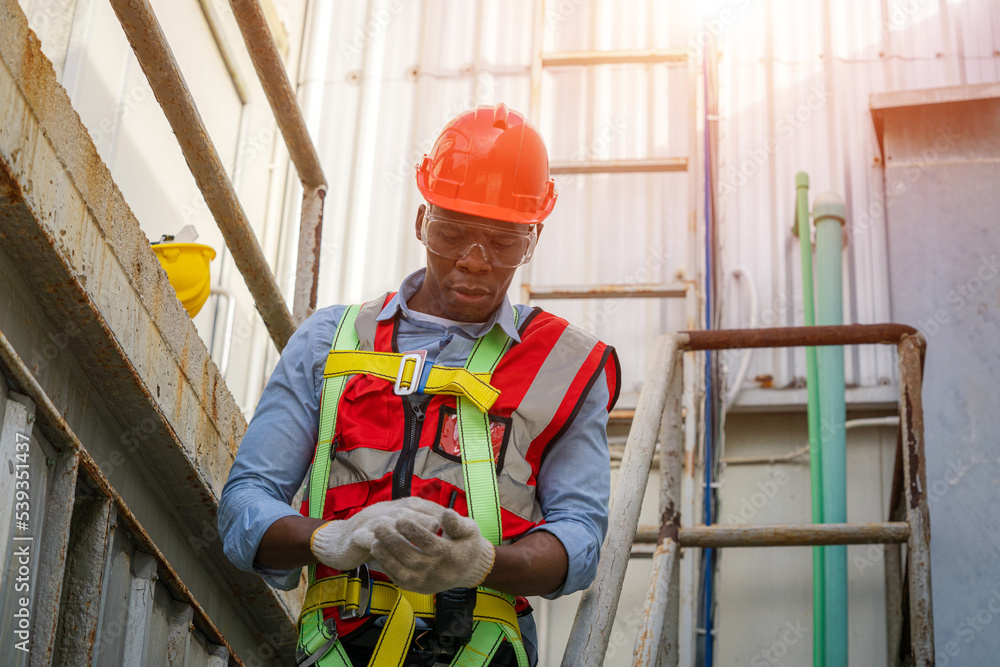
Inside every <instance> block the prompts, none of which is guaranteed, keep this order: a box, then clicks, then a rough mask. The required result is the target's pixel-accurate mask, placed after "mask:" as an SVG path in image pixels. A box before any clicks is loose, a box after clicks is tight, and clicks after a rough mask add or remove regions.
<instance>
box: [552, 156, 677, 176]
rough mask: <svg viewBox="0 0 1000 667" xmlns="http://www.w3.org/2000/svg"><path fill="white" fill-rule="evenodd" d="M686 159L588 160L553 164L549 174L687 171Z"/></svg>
mask: <svg viewBox="0 0 1000 667" xmlns="http://www.w3.org/2000/svg"><path fill="white" fill-rule="evenodd" d="M687 169H688V159H687V158H686V157H667V158H652V159H648V160H589V161H582V162H553V163H552V164H550V165H549V173H550V174H649V173H653V172H671V171H687Z"/></svg>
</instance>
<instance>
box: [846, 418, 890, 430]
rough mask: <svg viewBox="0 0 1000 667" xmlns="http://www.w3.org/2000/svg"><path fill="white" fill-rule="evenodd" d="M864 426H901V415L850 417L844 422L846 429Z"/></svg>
mask: <svg viewBox="0 0 1000 667" xmlns="http://www.w3.org/2000/svg"><path fill="white" fill-rule="evenodd" d="M864 426H899V417H868V418H866V419H848V420H847V421H845V422H844V429H845V430H846V429H849V428H861V427H864Z"/></svg>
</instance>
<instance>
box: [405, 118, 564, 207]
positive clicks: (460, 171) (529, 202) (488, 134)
mask: <svg viewBox="0 0 1000 667" xmlns="http://www.w3.org/2000/svg"><path fill="white" fill-rule="evenodd" d="M417 187H418V188H419V189H420V193H421V194H422V195H423V196H424V199H426V200H427V201H428V202H430V203H431V204H434V205H435V206H440V207H441V208H444V209H448V210H450V211H458V212H459V213H465V214H467V215H475V216H479V217H482V218H491V219H493V220H505V221H507V222H518V223H522V224H531V223H535V222H541V221H542V220H544V219H545V218H546V217H548V215H549V213H551V212H552V207H553V206H555V204H556V196H557V194H556V187H555V181H553V180H552V179H551V178H549V156H548V152H547V151H546V150H545V142H543V141H542V136H541V135H540V134H539V133H538V130H536V129H535V127H534V126H533V125H532V124H531V123H529V122H528V121H527V119H526V118H525V117H524V116H523V115H521V114H519V113H518V112H516V111H511V110H510V109H508V108H507V105H506V104H497V105H495V106H481V107H479V108H478V109H476V110H474V111H466V112H465V113H463V114H460V115H459V116H457V117H456V118H454V119H453V120H452V121H451V122H450V123H448V124H447V125H446V126H445V128H444V130H442V131H441V135H440V136H439V137H438V138H437V141H436V142H434V147H433V148H431V152H430V153H429V154H428V155H425V156H424V159H423V160H422V161H421V163H420V164H418V165H417Z"/></svg>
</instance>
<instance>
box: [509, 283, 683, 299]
mask: <svg viewBox="0 0 1000 667" xmlns="http://www.w3.org/2000/svg"><path fill="white" fill-rule="evenodd" d="M523 289H524V293H525V294H526V295H527V296H528V298H529V299H651V298H670V299H680V298H683V297H684V296H686V295H687V285H685V284H683V283H679V284H676V285H588V286H586V287H545V288H541V289H539V288H534V287H531V286H530V285H524V286H523Z"/></svg>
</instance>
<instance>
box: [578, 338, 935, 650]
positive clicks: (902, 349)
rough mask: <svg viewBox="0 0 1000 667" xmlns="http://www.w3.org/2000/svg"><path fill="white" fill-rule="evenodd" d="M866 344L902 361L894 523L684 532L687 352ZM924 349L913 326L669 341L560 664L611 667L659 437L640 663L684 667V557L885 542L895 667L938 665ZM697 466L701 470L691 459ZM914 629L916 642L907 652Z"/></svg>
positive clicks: (640, 413)
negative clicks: (688, 552) (724, 550)
mask: <svg viewBox="0 0 1000 667" xmlns="http://www.w3.org/2000/svg"><path fill="white" fill-rule="evenodd" d="M863 344H883V345H895V346H896V348H897V350H898V354H899V369H900V380H899V389H900V403H899V411H900V427H899V442H898V444H897V449H896V468H895V477H894V481H893V490H892V495H891V500H890V507H889V517H888V518H889V521H887V522H884V523H865V524H821V525H814V524H804V525H772V526H689V527H685V526H683V525H682V524H681V514H680V509H679V508H680V507H681V497H680V489H681V484H682V478H683V476H684V475H685V474H687V472H686V471H685V455H684V437H683V433H684V419H683V414H682V405H681V396H682V391H683V379H682V377H681V376H682V370H681V369H682V364H681V360H682V357H683V353H684V352H690V351H697V350H723V349H735V348H745V347H794V346H806V345H817V346H818V345H863ZM925 348H926V343H925V341H924V339H923V337H922V336H921V335H920V334H919V333H917V331H916V330H915V329H913V328H911V327H907V326H903V325H898V324H879V325H851V326H828V327H793V328H786V329H752V330H729V331H727V330H714V331H686V332H680V333H676V334H667V335H664V336H662V337H661V338H660V339H659V340H658V341H657V346H656V349H655V351H654V355H653V360H654V363H653V365H652V366H651V367H650V368H649V371H648V375H647V377H646V381H645V383H644V384H643V387H642V391H641V393H640V395H639V402H638V405H637V407H636V410H635V417H634V421H633V426H632V430H631V431H630V433H629V439H628V443H627V444H626V447H625V455H624V457H623V459H622V464H621V471H620V475H619V478H620V479H622V480H629V483H628V484H618V485H617V487H616V488H615V491H614V495H613V497H612V499H611V509H610V521H609V525H610V528H609V531H608V536H607V538H606V540H605V542H604V547H603V549H602V553H601V562H600V565H599V567H598V571H597V577H596V579H595V580H594V582H593V584H591V586H590V588H588V589H587V591H586V592H585V593H584V595H583V599H582V600H581V602H580V606H579V609H578V610H577V615H576V620H575V621H574V624H573V629H572V631H571V633H570V638H569V643H568V645H567V647H566V653H565V655H564V657H563V661H562V664H563V665H564V666H568V665H573V666H577V665H601V664H603V662H604V655H605V653H606V651H607V648H608V642H609V639H610V635H611V628H612V624H613V623H614V619H615V613H616V611H617V607H618V601H619V599H620V597H621V588H622V582H623V581H624V578H625V568H626V566H627V564H628V555H629V551H630V549H631V547H632V544H633V542H636V541H639V542H648V541H653V540H654V535H653V531H651V530H649V529H648V528H647V529H645V530H643V531H642V532H641V533H638V531H637V528H638V525H637V524H638V517H639V509H640V506H641V504H642V497H643V494H644V492H645V488H646V482H647V481H648V478H649V468H650V465H651V463H652V460H653V452H654V448H655V445H656V442H657V440H658V439H659V441H660V443H661V460H660V475H661V478H662V483H661V488H660V510H661V523H660V525H659V527H658V529H657V530H656V532H655V542H656V550H655V552H654V553H653V561H652V565H651V569H650V585H649V588H648V592H647V595H646V599H645V603H644V606H643V616H642V621H641V623H640V625H639V628H638V636H637V638H636V645H635V651H634V654H633V664H635V665H657V664H661V665H668V666H671V667H673V666H675V665H677V663H678V595H677V590H678V587H679V568H678V565H679V561H680V558H679V557H678V556H679V554H680V550H681V549H684V548H698V547H702V548H704V547H713V548H720V547H738V546H746V547H750V546H756V547H762V546H808V545H830V544H885V545H886V558H885V569H886V580H887V585H886V616H887V650H888V654H889V665H891V666H895V665H898V664H900V662H901V660H902V658H903V657H904V654H906V653H907V652H908V653H909V655H910V659H911V660H912V664H913V665H918V666H926V665H933V664H934V621H933V610H932V609H933V608H932V601H931V565H930V518H929V511H928V506H927V492H926V489H927V479H926V478H927V474H926V469H925V458H924V429H923V407H922V403H921V396H920V386H921V382H922V378H923V359H924V350H925ZM687 463H688V465H689V466H690V465H693V462H691V461H688V462H687ZM903 543H905V544H906V546H907V549H906V561H907V562H906V565H905V569H904V566H903V559H902V554H901V552H900V548H899V547H900V544H903ZM904 572H905V578H904V574H903V573H904ZM904 588H905V594H904ZM904 601H905V602H904ZM904 604H905V605H906V606H905V607H904ZM907 624H908V628H909V633H908V635H909V637H910V644H909V646H903V645H902V639H903V637H904V636H906V635H907V633H906V632H905V629H906V627H907Z"/></svg>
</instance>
